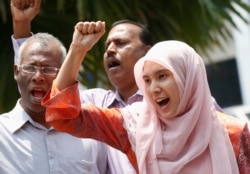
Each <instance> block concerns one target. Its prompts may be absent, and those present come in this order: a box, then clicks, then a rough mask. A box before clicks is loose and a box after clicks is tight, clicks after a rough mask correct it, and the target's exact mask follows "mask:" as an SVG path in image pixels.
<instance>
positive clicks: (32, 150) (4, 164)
mask: <svg viewBox="0 0 250 174" xmlns="http://www.w3.org/2000/svg"><path fill="white" fill-rule="evenodd" d="M65 55H66V49H65V47H64V46H63V45H62V43H61V42H60V41H59V40H58V39H57V38H55V37H54V36H52V35H50V34H47V33H37V34H35V35H33V36H31V37H30V38H28V39H27V40H26V41H25V42H24V43H23V44H22V46H21V47H20V49H19V51H18V57H19V58H18V60H17V62H16V64H15V65H14V78H15V80H16V82H17V84H18V88H19V92H20V95H21V97H20V99H19V100H18V101H17V103H16V106H15V107H14V108H13V109H12V110H11V111H10V112H8V113H4V114H2V115H0V140H1V143H0V163H1V165H0V173H1V174H10V173H11V174H12V173H20V174H49V173H60V174H63V173H65V174H78V173H81V174H107V172H108V163H107V159H108V158H107V149H106V148H107V146H106V145H105V144H103V143H100V142H98V141H95V140H91V139H80V138H77V137H73V136H71V135H69V134H67V133H62V132H58V131H56V130H55V129H54V128H52V127H50V126H49V125H48V124H47V123H46V122H45V108H44V107H42V106H41V100H42V99H43V97H44V96H45V94H46V93H47V92H48V90H50V88H51V85H52V81H53V80H54V79H55V77H56V75H57V73H58V71H59V68H60V66H61V64H62V62H63V60H64V57H65Z"/></svg>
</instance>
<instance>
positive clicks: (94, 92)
mask: <svg viewBox="0 0 250 174" xmlns="http://www.w3.org/2000/svg"><path fill="white" fill-rule="evenodd" d="M109 93H114V92H113V91H112V90H106V89H103V88H91V89H85V90H80V94H91V95H98V94H109Z"/></svg>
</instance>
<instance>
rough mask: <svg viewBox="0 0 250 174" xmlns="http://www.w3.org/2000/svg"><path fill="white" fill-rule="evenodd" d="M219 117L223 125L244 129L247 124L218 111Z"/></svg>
mask: <svg viewBox="0 0 250 174" xmlns="http://www.w3.org/2000/svg"><path fill="white" fill-rule="evenodd" d="M217 116H218V118H219V120H220V121H221V122H222V123H224V124H226V126H235V127H239V128H243V127H244V126H245V125H246V124H247V123H246V122H245V121H242V120H240V119H238V118H235V117H234V116H232V115H229V114H227V113H224V112H219V111H217Z"/></svg>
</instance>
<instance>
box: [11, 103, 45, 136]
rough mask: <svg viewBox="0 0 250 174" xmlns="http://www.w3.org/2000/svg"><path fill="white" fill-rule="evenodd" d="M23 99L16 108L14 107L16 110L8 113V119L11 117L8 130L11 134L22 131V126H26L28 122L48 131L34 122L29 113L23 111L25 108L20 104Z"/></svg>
mask: <svg viewBox="0 0 250 174" xmlns="http://www.w3.org/2000/svg"><path fill="white" fill-rule="evenodd" d="M20 101H21V99H19V100H18V101H17V103H16V106H15V107H14V109H13V110H12V111H10V112H9V113H8V117H9V120H8V121H9V122H10V123H9V124H7V125H8V128H9V130H10V132H11V133H14V132H16V131H17V130H19V129H21V128H22V126H23V125H24V124H26V123H27V122H29V123H30V124H32V125H33V126H35V127H38V128H41V129H46V128H44V127H43V126H42V125H40V124H38V123H36V122H34V121H33V120H32V119H31V118H30V116H29V115H28V113H27V112H25V110H24V109H23V107H22V106H21V104H20Z"/></svg>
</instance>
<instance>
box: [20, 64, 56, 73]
mask: <svg viewBox="0 0 250 174" xmlns="http://www.w3.org/2000/svg"><path fill="white" fill-rule="evenodd" d="M18 67H19V68H21V70H22V72H24V73H30V74H35V73H36V72H37V70H41V72H42V73H43V74H44V75H50V76H54V75H56V74H57V73H58V71H59V68H56V67H44V66H43V67H38V66H34V65H19V66H18Z"/></svg>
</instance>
